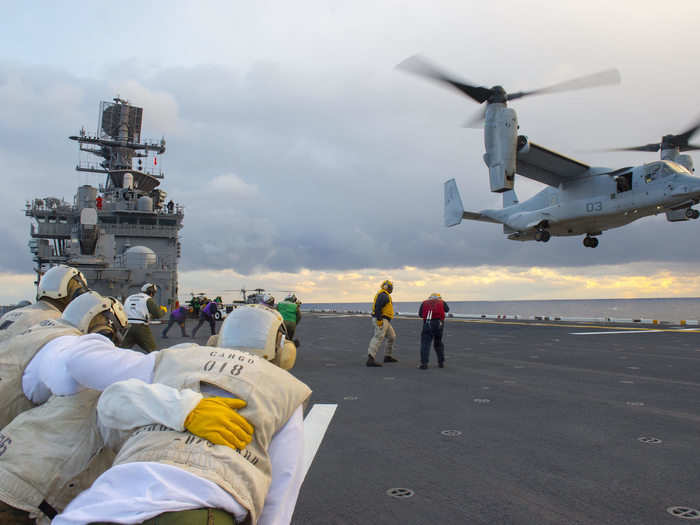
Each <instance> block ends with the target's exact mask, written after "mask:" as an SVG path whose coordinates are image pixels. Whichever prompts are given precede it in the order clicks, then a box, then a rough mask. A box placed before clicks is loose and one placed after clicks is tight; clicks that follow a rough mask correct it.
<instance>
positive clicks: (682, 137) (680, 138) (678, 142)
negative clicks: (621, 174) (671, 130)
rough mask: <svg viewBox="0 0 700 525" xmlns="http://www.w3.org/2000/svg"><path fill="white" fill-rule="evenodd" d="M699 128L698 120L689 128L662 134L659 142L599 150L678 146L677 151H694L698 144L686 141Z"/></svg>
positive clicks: (647, 149) (651, 149)
mask: <svg viewBox="0 0 700 525" xmlns="http://www.w3.org/2000/svg"><path fill="white" fill-rule="evenodd" d="M699 129H700V121H698V122H696V123H695V124H694V125H693V126H692V127H691V128H689V129H687V130H685V131H684V132H683V133H679V134H678V135H664V137H663V138H662V139H661V142H653V143H651V144H646V145H644V146H633V147H630V148H611V149H604V150H600V151H651V152H656V151H659V150H660V149H662V148H678V150H679V151H695V150H698V149H700V145H697V144H689V143H688V141H689V140H690V137H692V136H693V135H694V134H695V133H697V131H698V130H699Z"/></svg>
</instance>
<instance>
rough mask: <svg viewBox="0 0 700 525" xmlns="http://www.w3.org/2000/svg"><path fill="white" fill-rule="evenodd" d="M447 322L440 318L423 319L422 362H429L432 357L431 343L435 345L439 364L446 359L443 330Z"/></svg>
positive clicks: (421, 337)
mask: <svg viewBox="0 0 700 525" xmlns="http://www.w3.org/2000/svg"><path fill="white" fill-rule="evenodd" d="M444 326H445V322H444V321H441V320H440V319H430V320H429V321H423V331H422V332H421V334H420V362H421V364H423V365H427V364H428V360H429V359H430V343H431V342H432V343H433V346H434V347H435V353H436V354H437V359H438V364H439V363H442V362H444V361H445V345H444V344H443V342H442V331H443V328H444Z"/></svg>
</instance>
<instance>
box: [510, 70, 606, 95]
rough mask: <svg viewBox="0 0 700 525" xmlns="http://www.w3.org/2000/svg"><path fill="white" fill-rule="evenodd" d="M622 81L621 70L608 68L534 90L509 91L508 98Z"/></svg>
mask: <svg viewBox="0 0 700 525" xmlns="http://www.w3.org/2000/svg"><path fill="white" fill-rule="evenodd" d="M619 83H620V72H619V71H618V70H617V69H606V70H605V71H601V72H599V73H593V74H592V75H586V76H583V77H578V78H574V79H572V80H567V81H565V82H559V83H558V84H554V85H551V86H549V87H545V88H540V89H535V90H532V91H518V92H517V93H509V94H508V100H515V99H518V98H522V97H527V96H530V95H543V94H546V93H558V92H560V91H574V90H577V89H586V88H592V87H598V86H609V85H613V84H619Z"/></svg>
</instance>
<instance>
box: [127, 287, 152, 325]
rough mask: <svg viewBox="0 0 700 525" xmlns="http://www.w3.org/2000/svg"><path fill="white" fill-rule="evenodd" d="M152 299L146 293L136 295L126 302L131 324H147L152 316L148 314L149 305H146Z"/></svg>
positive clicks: (128, 298)
mask: <svg viewBox="0 0 700 525" xmlns="http://www.w3.org/2000/svg"><path fill="white" fill-rule="evenodd" d="M150 298H151V296H150V295H148V294H145V293H135V294H134V295H130V296H129V297H127V298H126V301H125V302H124V310H126V316H127V317H128V318H129V324H147V323H148V320H149V319H150V318H151V315H150V314H149V313H148V305H147V304H146V303H147V302H148V300H149V299H150Z"/></svg>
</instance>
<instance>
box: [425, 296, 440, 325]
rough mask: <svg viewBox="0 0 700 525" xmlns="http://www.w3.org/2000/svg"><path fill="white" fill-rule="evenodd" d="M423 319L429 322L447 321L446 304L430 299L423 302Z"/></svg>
mask: <svg viewBox="0 0 700 525" xmlns="http://www.w3.org/2000/svg"><path fill="white" fill-rule="evenodd" d="M423 319H425V320H426V321H429V320H431V319H439V320H440V321H444V320H445V303H444V302H442V299H428V300H426V301H424V302H423Z"/></svg>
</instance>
